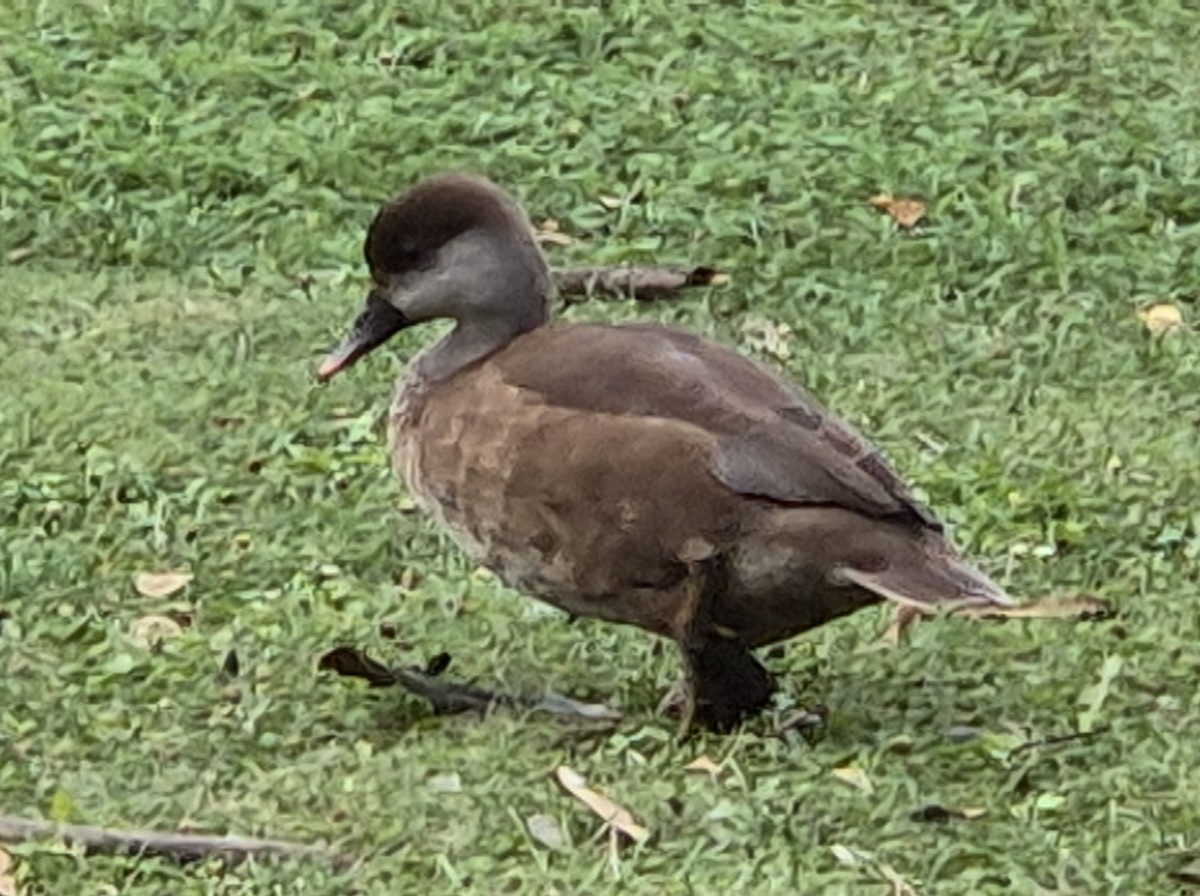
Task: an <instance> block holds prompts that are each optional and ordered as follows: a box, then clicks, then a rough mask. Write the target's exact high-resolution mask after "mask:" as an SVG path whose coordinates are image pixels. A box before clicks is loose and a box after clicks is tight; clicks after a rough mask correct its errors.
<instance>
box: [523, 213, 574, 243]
mask: <svg viewBox="0 0 1200 896" xmlns="http://www.w3.org/2000/svg"><path fill="white" fill-rule="evenodd" d="M533 236H534V238H535V239H536V240H537V241H538V242H539V243H543V244H546V243H550V244H552V245H555V246H569V245H571V244H572V243H573V242H575V240H573V239H572V238H571V237H569V236H567V235H566V234H565V233H563V232H562V231H561V230H559V228H558V222H557V221H555V220H554V219H553V218H547V219H546V220H545V221H543V222H542V223H541V224H539V225H538V226H537V227H536V228H535V229H534V231H533Z"/></svg>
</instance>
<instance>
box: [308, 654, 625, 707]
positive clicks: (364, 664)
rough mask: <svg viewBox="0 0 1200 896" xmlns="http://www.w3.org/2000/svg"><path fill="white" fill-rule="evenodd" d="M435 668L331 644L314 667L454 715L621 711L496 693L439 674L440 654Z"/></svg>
mask: <svg viewBox="0 0 1200 896" xmlns="http://www.w3.org/2000/svg"><path fill="white" fill-rule="evenodd" d="M443 658H444V661H443V662H440V663H439V664H438V665H439V667H440V668H438V669H437V670H436V671H433V670H430V669H425V670H421V669H417V668H414V667H411V666H408V667H404V666H398V667H395V668H392V667H388V666H385V665H384V664H383V663H381V662H378V661H377V660H374V659H372V658H371V657H369V656H367V654H366V653H365V652H363V651H361V650H359V649H358V648H357V647H347V646H342V647H335V648H334V649H333V650H331V651H329V652H328V653H326V654H325V655H324V656H322V657H321V658H320V660H319V661H318V662H317V668H318V669H321V670H329V671H332V672H336V673H337V674H338V675H343V676H346V677H348V678H362V679H364V680H366V681H368V682H370V684H371V686H372V687H377V688H387V687H394V686H396V685H399V686H400V687H402V688H404V689H405V690H406V691H408V692H409V693H411V694H416V695H417V696H418V697H423V698H425V699H426V700H428V701H429V703H430V705H432V706H433V711H434V712H435V713H438V714H439V715H454V714H456V713H461V712H470V711H471V710H475V711H478V712H486V711H487V710H489V709H491V708H492V707H493V706H504V707H509V708H513V709H518V710H528V711H533V712H546V713H550V714H551V715H558V716H572V717H576V718H582V719H589V720H595V721H602V722H613V721H616V720H617V719H620V718H621V714H620V713H619V712H617V711H616V710H615V709H611V708H610V707H608V706H605V705H604V704H602V703H582V702H580V701H578V700H572V699H570V698H569V697H563V696H562V695H560V694H555V693H552V692H547V693H545V694H543V695H542V696H540V697H522V696H512V695H509V694H497V693H495V692H493V691H487V690H484V689H483V688H477V687H474V686H472V685H469V684H463V683H461V682H455V681H449V680H447V679H444V678H441V677H440V675H441V672H442V671H444V670H445V667H446V666H447V665H449V657H448V656H445V655H444V654H443V655H440V656H439V659H443Z"/></svg>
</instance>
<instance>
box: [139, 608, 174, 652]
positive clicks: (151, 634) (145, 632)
mask: <svg viewBox="0 0 1200 896" xmlns="http://www.w3.org/2000/svg"><path fill="white" fill-rule="evenodd" d="M182 634H183V629H182V628H181V627H180V625H179V623H178V622H176V621H175V620H174V619H171V618H170V617H167V616H143V617H141V618H140V619H135V620H134V622H133V625H131V626H130V627H129V636H130V637H131V638H133V640H134V642H135V643H137V644H138V645H139V646H141V647H145V648H146V649H147V650H153V649H154V648H156V647H160V646H161V645H162V643H163V642H164V641H167V640H170V639H171V638H178V637H179V636H180V635H182Z"/></svg>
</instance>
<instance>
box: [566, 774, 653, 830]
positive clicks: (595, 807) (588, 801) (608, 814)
mask: <svg viewBox="0 0 1200 896" xmlns="http://www.w3.org/2000/svg"><path fill="white" fill-rule="evenodd" d="M554 774H555V775H556V776H557V777H558V782H559V783H560V784H562V786H563V787H565V788H566V790H567V793H569V794H571V796H573V797H575V799H577V800H579V801H580V802H581V803H583V804H584V805H585V806H587V807H588V808H589V809H591V810H592V811H593V812H595V813H596V814H597V815H598V816H600V817H601V818H602V819H604V821H605V822H606V823H607V824H609V825H611V826H612V828H613V829H614V830H617V831H620V832H621V833H622V834H625V835H626V836H627V837H629V838H630V839H632V840H633V841H635V842H637V843H645V842H646V841H647V840H648V839H649V838H650V832H649V831H648V830H647V829H646V828H644V827H642V826H641V825H640V824H638V823H637V822H636V821H634V820H633V816H632V815H630V814H629V810H628V809H625V808H623V807H622V806H618V805H617V804H616V803H614V802H613V801H612V800H610V799H609V798H608V797H606V796H603V795H602V794H599V793H597V792H596V791H594V790H592V789H591V788H589V787H588V786H587V780H586V779H585V778H584V777H583V775H581V774H579V772H577V771H575V769H573V768H571V767H570V766H566V765H560V766H559V767H558V768H557V769H555V770H554Z"/></svg>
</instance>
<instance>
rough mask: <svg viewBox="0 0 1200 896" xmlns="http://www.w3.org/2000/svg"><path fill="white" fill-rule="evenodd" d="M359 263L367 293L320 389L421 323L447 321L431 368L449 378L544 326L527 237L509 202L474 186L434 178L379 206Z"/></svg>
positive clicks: (545, 310) (543, 282)
mask: <svg viewBox="0 0 1200 896" xmlns="http://www.w3.org/2000/svg"><path fill="white" fill-rule="evenodd" d="M363 254H364V255H365V257H366V261H367V266H368V267H369V268H370V271H371V280H372V281H373V285H372V287H371V290H370V291H369V292H368V293H367V298H366V302H365V304H364V305H363V308H362V311H361V312H360V313H359V315H358V317H357V318H356V319H355V321H354V323H353V324H352V325H351V327H350V332H349V334H348V335H347V336H346V338H345V339H344V340H343V341H342V343H341V345H339V346H338V347H337V348H336V349H335V350H334V351H333V352H332V353H331V354H330V355H329V356H328V357H327V358H326V359H325V360H324V361H323V362H322V364H321V366H320V367H319V368H318V369H317V378H318V379H320V380H328V379H329V378H330V377H332V376H334V375H335V374H337V373H339V372H340V371H342V370H345V369H346V368H348V367H350V366H351V365H352V364H354V363H355V362H356V361H357V360H358V359H359V358H361V357H363V356H364V355H366V354H368V353H369V352H371V351H372V350H374V349H376V348H378V347H379V346H381V345H383V343H385V342H386V341H387V340H388V339H390V338H391V337H392V336H394V335H395V334H396V333H399V332H400V331H401V330H403V329H405V328H407V327H410V326H412V325H413V324H418V323H421V322H423V321H427V320H434V319H437V318H450V319H452V320H454V321H455V323H456V326H455V328H454V331H453V332H452V333H451V334H450V336H449V337H448V339H447V340H446V342H445V344H444V346H442V348H443V349H444V351H443V352H442V355H441V357H440V358H439V360H441V361H442V362H443V363H442V365H441V367H442V368H445V369H456V368H457V367H460V366H462V365H463V364H466V363H469V362H470V361H472V360H475V359H476V358H479V357H482V356H483V355H485V354H488V353H490V352H491V351H494V350H495V349H497V348H500V347H501V346H503V345H504V344H506V343H507V342H509V341H510V340H512V339H513V338H515V337H516V336H518V335H520V334H521V333H525V332H528V331H529V330H532V329H534V328H536V327H539V326H541V325H542V324H544V323H545V322H546V321H547V319H548V317H549V309H550V301H551V297H552V295H553V289H552V286H551V280H550V269H549V267H548V266H547V264H546V260H545V258H544V257H543V256H542V253H541V250H540V249H539V248H538V246H537V243H536V241H535V240H534V236H533V228H532V227H531V226H530V224H529V220H528V218H527V217H526V216H525V213H524V212H523V211H522V210H521V207H520V206H519V205H518V204H517V203H516V201H514V200H513V198H512V197H511V196H509V195H508V194H507V193H506V192H504V191H503V190H502V189H500V187H498V186H496V185H495V184H493V183H492V182H490V181H488V180H485V179H483V178H479V177H474V176H472V175H467V174H442V175H437V176H435V177H431V178H429V179H427V180H424V181H421V182H420V183H418V184H417V185H416V186H414V187H412V188H411V189H410V190H408V191H407V192H406V193H402V194H401V195H400V196H397V197H396V198H395V199H393V200H391V201H389V202H387V203H385V204H384V205H383V207H382V208H381V209H380V210H379V212H378V213H377V214H376V215H375V219H374V221H372V222H371V226H370V229H369V230H368V231H367V239H366V243H365V244H364V246H363ZM443 372H446V371H445V370H444V371H443Z"/></svg>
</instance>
